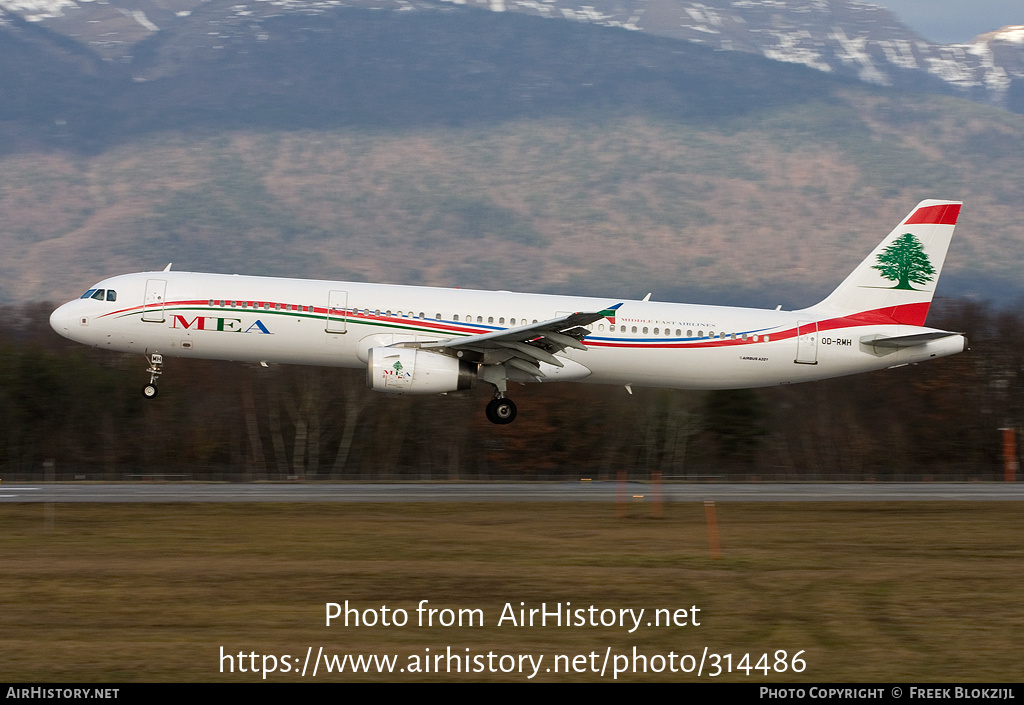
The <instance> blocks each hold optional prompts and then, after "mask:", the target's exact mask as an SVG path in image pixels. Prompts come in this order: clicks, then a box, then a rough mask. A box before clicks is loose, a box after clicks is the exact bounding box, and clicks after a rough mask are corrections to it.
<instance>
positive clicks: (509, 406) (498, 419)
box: [486, 397, 516, 426]
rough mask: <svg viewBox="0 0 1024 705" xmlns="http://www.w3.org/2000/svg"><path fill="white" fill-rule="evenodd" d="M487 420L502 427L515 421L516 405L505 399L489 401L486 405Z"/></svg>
mask: <svg viewBox="0 0 1024 705" xmlns="http://www.w3.org/2000/svg"><path fill="white" fill-rule="evenodd" d="M486 412H487V420H488V421H490V422H491V423H496V424H500V425H502V426H504V425H505V424H509V423H512V422H513V421H515V420H516V405H515V403H514V402H513V401H512V400H511V399H508V398H506V397H502V398H501V399H491V401H490V402H488V404H487V409H486Z"/></svg>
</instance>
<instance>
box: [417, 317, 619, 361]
mask: <svg viewBox="0 0 1024 705" xmlns="http://www.w3.org/2000/svg"><path fill="white" fill-rule="evenodd" d="M621 305H622V304H621V303H619V304H616V305H614V306H612V307H610V308H608V309H605V310H604V311H593V312H579V313H570V314H566V315H564V316H559V317H558V318H552V319H551V320H548V321H540V322H539V323H530V324H527V325H524V326H517V327H515V328H506V329H504V330H496V331H491V332H490V333H479V334H477V335H468V336H463V337H458V338H447V339H445V340H438V341H435V342H432V343H422V344H420V346H419V347H421V348H423V349H444V350H450V351H453V352H455V353H456V354H459V356H460V357H461V352H462V351H472V352H474V353H476V354H478V355H480V356H482V360H483V361H484V362H485V363H489V364H503V363H504V364H509V365H511V366H512V367H516V368H518V369H521V370H522V371H524V372H527V373H528V374H531V375H534V376H538V377H540V376H543V373H541V372H540V370H539V363H541V362H546V363H548V364H550V365H554V366H556V367H563V366H564V365H563V363H562V361H561V360H559V359H558V358H557V357H555V353H557V352H561V351H562V350H564V349H565V348H576V349H577V350H586V349H587V346H585V345H584V344H583V342H582V341H583V339H584V338H585V337H587V335H589V333H590V331H589V330H587V329H586V328H584V327H583V326H586V325H587V324H589V323H593V322H594V321H598V320H600V319H602V318H604V317H605V316H608V315H613V314H614V311H615V310H616V309H618V308H619V306H621Z"/></svg>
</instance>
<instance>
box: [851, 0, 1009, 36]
mask: <svg viewBox="0 0 1024 705" xmlns="http://www.w3.org/2000/svg"><path fill="white" fill-rule="evenodd" d="M867 2H870V3H871V4H873V5H881V6H882V7H887V8H889V9H890V10H892V11H893V12H895V13H896V15H897V16H898V17H899V18H900V19H901V20H902V21H903V23H904V24H906V25H907V26H908V27H910V28H911V29H913V30H914V31H915V32H917V33H918V34H920V35H921V36H922V37H924V38H925V39H927V40H929V41H932V42H938V43H941V44H952V43H954V42H966V41H969V40H971V39H973V38H974V37H976V36H978V35H979V34H982V33H984V32H991V31H992V30H994V29H999V28H1000V27H1005V26H1006V25H1024V0H867Z"/></svg>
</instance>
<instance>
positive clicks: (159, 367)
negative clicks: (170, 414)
mask: <svg viewBox="0 0 1024 705" xmlns="http://www.w3.org/2000/svg"><path fill="white" fill-rule="evenodd" d="M163 365H164V356H163V355H161V354H160V353H153V354H152V355H150V356H149V367H147V368H146V372H148V373H149V384H147V385H146V386H145V387H143V388H142V396H144V397H146V398H147V399H152V398H153V397H155V396H156V394H157V391H158V390H157V388H156V380H157V377H159V376H160V375H161V374H163Z"/></svg>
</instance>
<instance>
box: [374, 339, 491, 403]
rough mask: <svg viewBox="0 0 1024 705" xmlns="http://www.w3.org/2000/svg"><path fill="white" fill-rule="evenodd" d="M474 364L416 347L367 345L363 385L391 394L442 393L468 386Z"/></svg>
mask: <svg viewBox="0 0 1024 705" xmlns="http://www.w3.org/2000/svg"><path fill="white" fill-rule="evenodd" d="M475 380H476V365H475V364H473V363H471V362H466V361H464V360H459V359H457V358H454V357H451V356H449V355H442V354H440V353H434V352H428V351H426V350H420V349H418V348H370V349H369V351H368V352H367V361H366V386H367V387H369V388H370V389H373V390H375V391H378V392H390V393H392V394H443V393H445V392H457V391H461V390H463V389H469V388H470V387H472V386H473V382H474V381H475Z"/></svg>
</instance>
